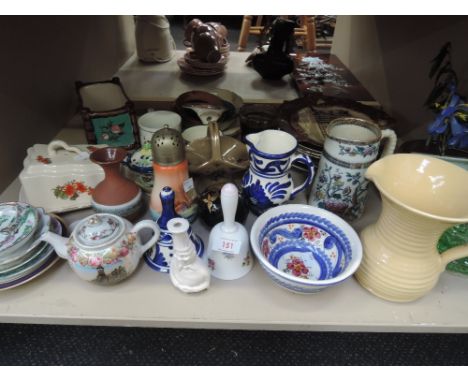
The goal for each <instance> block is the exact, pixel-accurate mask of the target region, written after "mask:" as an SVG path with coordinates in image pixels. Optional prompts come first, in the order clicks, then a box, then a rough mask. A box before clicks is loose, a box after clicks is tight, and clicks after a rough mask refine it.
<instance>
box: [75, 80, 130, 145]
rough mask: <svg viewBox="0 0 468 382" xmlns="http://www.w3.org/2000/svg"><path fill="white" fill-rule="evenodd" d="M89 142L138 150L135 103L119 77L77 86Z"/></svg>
mask: <svg viewBox="0 0 468 382" xmlns="http://www.w3.org/2000/svg"><path fill="white" fill-rule="evenodd" d="M75 88H76V92H77V94H78V99H79V109H80V114H81V116H82V118H83V124H84V129H85V132H86V139H87V142H88V143H90V144H106V145H109V146H112V147H123V148H125V149H134V148H136V147H138V145H139V134H138V124H137V120H136V114H135V108H134V104H133V102H132V101H131V100H130V99H129V98H128V96H127V94H126V93H125V90H124V89H123V86H122V84H121V82H120V79H119V78H118V77H113V78H112V79H111V80H109V81H96V82H86V83H85V82H81V81H77V82H76V83H75Z"/></svg>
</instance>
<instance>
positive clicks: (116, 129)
mask: <svg viewBox="0 0 468 382" xmlns="http://www.w3.org/2000/svg"><path fill="white" fill-rule="evenodd" d="M110 130H111V131H112V132H113V133H114V134H120V133H121V132H122V128H121V127H120V126H119V125H112V126H111V128H110Z"/></svg>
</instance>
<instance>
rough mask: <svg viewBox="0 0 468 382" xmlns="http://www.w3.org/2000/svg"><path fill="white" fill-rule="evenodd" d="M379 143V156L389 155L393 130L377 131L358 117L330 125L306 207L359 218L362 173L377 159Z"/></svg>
mask: <svg viewBox="0 0 468 382" xmlns="http://www.w3.org/2000/svg"><path fill="white" fill-rule="evenodd" d="M382 140H386V143H385V146H384V148H383V151H382V157H383V156H386V155H389V154H393V152H394V151H395V146H396V141H397V137H396V134H395V132H394V131H393V130H391V129H385V130H381V129H380V128H379V127H378V126H377V125H376V124H374V123H373V122H370V121H367V120H364V119H359V118H338V119H335V120H333V121H332V122H330V124H329V125H328V127H327V131H326V138H325V142H324V145H323V153H322V156H321V158H320V162H319V165H318V170H317V175H316V176H315V179H314V182H313V184H312V192H311V194H310V197H309V204H311V205H313V206H316V207H321V208H325V209H327V210H329V211H331V212H334V213H336V214H337V215H340V216H341V217H343V218H344V219H347V220H353V219H357V218H359V217H360V216H361V215H362V213H363V212H364V203H365V200H366V196H367V187H368V180H367V179H366V178H365V177H364V173H365V172H366V170H367V168H368V167H369V166H370V165H371V164H372V163H373V162H374V161H375V160H376V159H377V156H378V154H379V148H380V143H381V142H382Z"/></svg>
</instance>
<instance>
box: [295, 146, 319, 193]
mask: <svg viewBox="0 0 468 382" xmlns="http://www.w3.org/2000/svg"><path fill="white" fill-rule="evenodd" d="M292 162H299V163H302V164H304V165H305V166H306V167H307V178H306V180H305V182H304V183H302V184H301V185H300V186H298V187H296V188H294V189H293V190H292V192H291V197H290V198H291V199H293V198H294V197H295V196H296V195H297V194H298V193H299V192H301V191H302V190H304V189H305V188H307V187H309V186H310V185H311V184H312V179H313V178H314V162H312V159H310V158H309V157H308V156H307V155H305V154H293V156H292V160H291V163H292Z"/></svg>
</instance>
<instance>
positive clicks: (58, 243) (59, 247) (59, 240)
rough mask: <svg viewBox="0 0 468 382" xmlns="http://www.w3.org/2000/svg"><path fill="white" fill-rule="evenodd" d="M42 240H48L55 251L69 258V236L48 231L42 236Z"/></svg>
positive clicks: (62, 256)
mask: <svg viewBox="0 0 468 382" xmlns="http://www.w3.org/2000/svg"><path fill="white" fill-rule="evenodd" d="M41 240H42V241H46V242H47V243H49V244H50V245H51V246H52V247H54V250H55V252H56V253H57V255H59V256H60V257H61V258H63V259H67V258H68V256H67V242H68V238H66V237H62V236H60V235H57V234H55V233H53V232H46V233H44V234H43V235H42V236H41Z"/></svg>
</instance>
